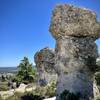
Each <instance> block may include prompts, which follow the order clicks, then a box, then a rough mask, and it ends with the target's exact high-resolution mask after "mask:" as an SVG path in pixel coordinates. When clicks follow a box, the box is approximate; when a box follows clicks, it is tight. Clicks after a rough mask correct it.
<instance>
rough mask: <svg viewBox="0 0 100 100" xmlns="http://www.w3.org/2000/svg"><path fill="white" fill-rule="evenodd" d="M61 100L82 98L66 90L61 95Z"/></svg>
mask: <svg viewBox="0 0 100 100" xmlns="http://www.w3.org/2000/svg"><path fill="white" fill-rule="evenodd" d="M60 98H61V100H79V98H80V96H79V95H78V94H74V93H71V92H69V91H68V90H64V91H63V92H62V93H61V95H60Z"/></svg>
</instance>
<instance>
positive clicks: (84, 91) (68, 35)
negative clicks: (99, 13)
mask: <svg viewBox="0 0 100 100" xmlns="http://www.w3.org/2000/svg"><path fill="white" fill-rule="evenodd" d="M50 32H51V33H52V35H53V37H54V38H55V39H56V52H55V69H56V72H57V73H58V82H57V92H56V93H57V100H61V98H60V94H61V93H62V92H63V91H64V90H68V91H69V92H71V93H74V94H77V93H78V94H80V98H81V100H89V97H93V75H94V70H95V65H96V58H97V57H98V52H97V46H96V44H95V40H96V39H97V38H99V36H100V35H99V32H100V23H98V22H97V20H96V15H95V13H93V12H92V11H89V10H87V9H84V8H77V7H74V6H72V5H66V4H64V5H57V6H56V7H55V9H54V10H53V15H52V20H51V25H50Z"/></svg>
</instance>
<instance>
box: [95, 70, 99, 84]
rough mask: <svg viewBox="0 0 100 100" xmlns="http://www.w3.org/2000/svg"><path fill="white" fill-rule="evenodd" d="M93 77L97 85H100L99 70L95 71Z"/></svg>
mask: <svg viewBox="0 0 100 100" xmlns="http://www.w3.org/2000/svg"><path fill="white" fill-rule="evenodd" d="M95 79H96V82H97V85H100V72H96V73H95Z"/></svg>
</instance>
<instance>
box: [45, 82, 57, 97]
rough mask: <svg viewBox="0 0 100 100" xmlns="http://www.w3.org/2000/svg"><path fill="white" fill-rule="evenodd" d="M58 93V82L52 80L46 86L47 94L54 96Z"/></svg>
mask: <svg viewBox="0 0 100 100" xmlns="http://www.w3.org/2000/svg"><path fill="white" fill-rule="evenodd" d="M55 95H56V82H51V83H50V84H49V85H47V87H46V96H48V97H53V96H55Z"/></svg>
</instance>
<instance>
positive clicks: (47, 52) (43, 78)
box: [34, 47, 57, 86]
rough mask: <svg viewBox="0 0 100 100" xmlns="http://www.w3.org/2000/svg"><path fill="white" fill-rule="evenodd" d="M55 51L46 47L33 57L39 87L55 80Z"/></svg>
mask: <svg viewBox="0 0 100 100" xmlns="http://www.w3.org/2000/svg"><path fill="white" fill-rule="evenodd" d="M54 57H55V51H54V50H53V49H49V48H48V47H46V48H44V49H41V50H40V51H39V52H37V53H36V54H35V56H34V59H35V63H36V67H37V70H38V74H39V75H38V83H39V85H41V86H45V85H47V84H48V83H49V82H50V81H53V80H54V81H56V80H57V74H56V73H55V70H54Z"/></svg>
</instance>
